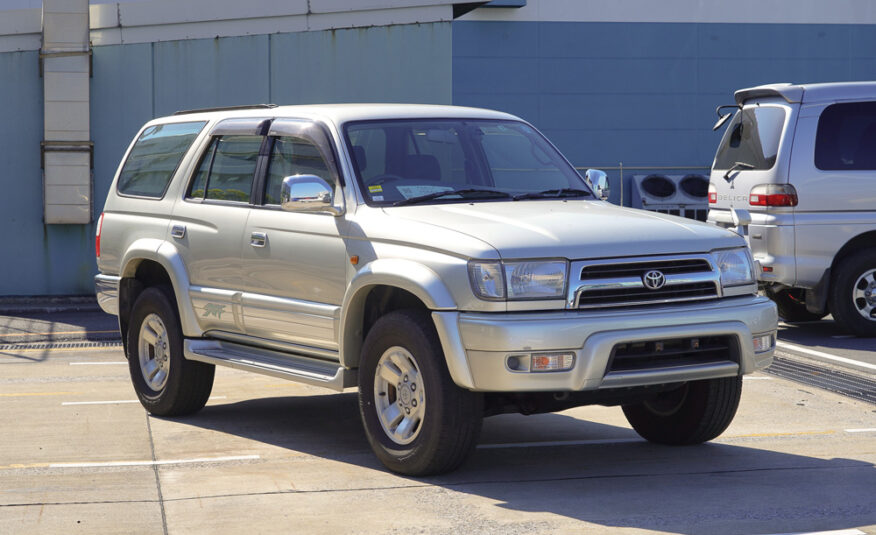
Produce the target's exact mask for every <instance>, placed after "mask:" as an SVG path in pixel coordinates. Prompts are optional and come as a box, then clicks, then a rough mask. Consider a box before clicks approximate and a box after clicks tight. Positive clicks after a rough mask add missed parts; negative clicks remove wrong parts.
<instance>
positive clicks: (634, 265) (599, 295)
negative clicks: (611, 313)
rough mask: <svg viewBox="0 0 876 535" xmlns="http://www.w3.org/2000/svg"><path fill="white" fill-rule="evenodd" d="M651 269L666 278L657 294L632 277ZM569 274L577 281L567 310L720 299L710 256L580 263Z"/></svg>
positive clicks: (574, 265) (624, 259) (718, 279)
mask: <svg viewBox="0 0 876 535" xmlns="http://www.w3.org/2000/svg"><path fill="white" fill-rule="evenodd" d="M652 269H656V270H660V271H661V272H663V273H664V274H665V277H666V283H665V285H664V286H663V287H662V288H660V289H658V290H650V289H648V288H646V287H645V285H644V283H643V282H642V277H641V275H638V276H631V275H632V274H633V273H640V274H644V273H645V272H647V271H650V270H652ZM691 270H695V271H691ZM570 273H571V274H573V275H572V277H575V276H576V275H578V277H579V280H572V281H570V284H569V291H568V294H567V301H566V306H567V307H568V308H572V309H591V308H610V307H625V306H640V305H654V304H666V303H681V302H687V301H704V300H708V299H716V298H718V297H721V295H722V291H721V278H720V274H719V272H718V270H717V269H716V268H715V266H714V265H713V264H712V259H711V256H709V255H678V256H672V257H666V256H652V257H638V258H608V259H602V260H582V261H576V262H572V265H571V269H570ZM617 275H620V276H617ZM588 294H589V295H588ZM588 297H589V298H588Z"/></svg>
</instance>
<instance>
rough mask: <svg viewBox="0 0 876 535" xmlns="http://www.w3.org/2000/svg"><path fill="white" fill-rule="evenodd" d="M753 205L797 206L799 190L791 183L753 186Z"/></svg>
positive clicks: (749, 197) (751, 196) (750, 194)
mask: <svg viewBox="0 0 876 535" xmlns="http://www.w3.org/2000/svg"><path fill="white" fill-rule="evenodd" d="M748 204H750V205H751V206H797V190H796V189H794V186H792V185H790V184H761V185H759V186H755V187H753V188H751V193H749V195H748Z"/></svg>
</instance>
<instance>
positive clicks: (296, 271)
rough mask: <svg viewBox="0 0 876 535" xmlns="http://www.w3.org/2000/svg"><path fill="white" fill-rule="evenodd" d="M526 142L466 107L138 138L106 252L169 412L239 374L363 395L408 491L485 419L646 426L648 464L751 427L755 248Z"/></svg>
mask: <svg viewBox="0 0 876 535" xmlns="http://www.w3.org/2000/svg"><path fill="white" fill-rule="evenodd" d="M586 178H587V179H586V180H585V179H583V178H582V177H581V176H580V175H579V174H578V173H577V172H576V171H575V169H574V168H573V167H572V166H571V165H570V164H569V163H568V162H567V161H566V160H565V159H564V158H563V157H562V156H561V155H560V153H559V152H558V151H557V150H556V148H554V146H553V145H551V144H550V143H549V142H548V141H547V140H546V139H545V138H544V137H543V136H542V135H541V134H539V132H537V131H536V130H535V129H534V128H533V127H532V126H530V125H529V124H527V123H525V122H523V121H521V120H520V119H518V118H516V117H514V116H511V115H508V114H505V113H499V112H494V111H488V110H478V109H471V108H457V107H450V106H416V105H352V104H351V105H331V106H295V107H271V106H262V107H249V108H244V109H234V110H229V109H224V110H211V111H199V112H187V113H181V114H177V115H174V116H172V117H164V118H161V119H156V120H154V121H151V122H149V123H148V124H146V125H145V126H144V127H143V129H142V130H141V131H140V132H139V133H138V134H137V136H136V138H135V139H134V141H133V143H132V144H131V146H130V148H129V149H128V152H127V154H126V155H125V157H124V159H123V160H122V164H121V166H120V167H119V170H118V173H117V175H116V177H115V180H114V182H113V184H112V187H111V189H110V192H109V196H108V198H107V201H106V207H105V209H104V212H103V214H102V216H101V218H100V223H99V225H98V234H97V262H98V267H99V271H100V274H99V275H97V277H96V285H97V294H98V299H99V302H100V303H101V305H102V307H103V308H104V310H106V311H107V312H110V313H113V314H118V316H119V328H120V329H121V333H122V339H123V340H124V342H125V351H126V354H127V357H128V360H129V362H130V372H131V378H132V380H133V383H134V387H135V389H136V391H137V394H138V396H139V398H140V400H141V402H142V404H143V406H144V407H145V408H146V409H147V410H148V411H150V412H151V413H153V414H158V415H166V416H170V415H180V414H186V413H192V412H194V411H197V410H199V409H200V408H202V407H203V406H204V404H205V403H206V400H207V398H208V396H209V393H210V389H211V387H212V382H213V373H214V365H221V366H231V367H234V368H238V369H243V370H248V371H252V372H256V373H261V374H267V375H272V376H276V377H281V378H284V379H290V380H293V381H300V382H303V383H308V384H311V385H320V386H325V387H328V388H332V389H335V390H342V389H344V388H347V387H353V386H358V387H359V403H360V410H361V416H362V423H363V426H364V429H365V434H366V436H367V438H368V441H369V442H370V444H371V447H372V448H373V450H374V452H375V453H376V454H377V456H378V457H379V458H380V460H381V461H382V462H383V463H384V464H385V465H386V466H387V467H388V468H389V469H391V470H394V471H397V472H400V473H405V474H412V475H425V474H434V473H439V472H444V471H448V470H452V469H454V468H455V467H457V466H458V465H459V464H460V463H462V462H463V461H464V460H465V458H466V457H467V456H468V454H469V453H470V452H471V450H472V448H473V447H474V445H475V443H476V441H477V438H478V433H479V430H480V426H481V420H482V417H483V416H485V415H494V414H500V413H503V412H510V411H520V412H524V413H537V412H550V411H558V410H563V409H567V408H570V407H574V406H578V405H586V404H603V405H621V406H623V411H624V413H625V414H626V416H627V418H628V420H629V422H630V423H631V425H632V426H633V428H634V429H635V430H636V431H638V432H639V434H641V435H642V436H643V437H645V438H646V439H648V440H651V441H654V442H659V443H665V444H692V443H699V442H703V441H707V440H710V439H712V438H714V437H716V436H718V435H719V434H720V433H721V432H723V430H724V429H725V428H726V427H727V426H728V425H729V424H730V421H731V420H732V419H733V416H734V415H735V412H736V407H737V404H738V401H739V396H740V392H741V389H742V381H741V377H742V375H743V374H746V373H751V372H753V371H755V370H757V369H760V368H763V367H765V366H767V365H769V364H770V362H771V361H772V357H773V350H774V344H775V332H776V322H777V316H776V308H775V306H774V305H773V303H772V302H770V301H769V300H768V299H766V298H764V297H758V296H757V285H756V280H755V277H756V275H755V272H754V264H753V261H752V259H751V257H750V253H749V251H748V248H747V247H746V245H745V241H744V240H743V239H742V238H741V237H739V236H738V235H737V234H735V233H733V232H729V231H727V230H723V229H719V228H716V227H715V226H713V225H707V224H705V223H697V222H691V221H689V220H684V219H679V218H676V217H672V216H666V215H662V214H655V213H651V212H646V211H641V210H633V209H625V208H618V207H616V206H613V205H610V204H608V203H607V202H604V201H603V200H602V198H603V197H604V196H606V195H607V190H606V181H605V175H604V173H600V172H598V171H588V173H587V177H586Z"/></svg>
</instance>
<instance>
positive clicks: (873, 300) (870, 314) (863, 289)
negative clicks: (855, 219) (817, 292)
mask: <svg viewBox="0 0 876 535" xmlns="http://www.w3.org/2000/svg"><path fill="white" fill-rule="evenodd" d="M829 299H830V312H831V313H832V314H833V318H834V319H835V320H836V322H837V323H838V324H839V325H840V326H841V327H842V328H844V329H846V330H848V331H850V332H852V333H854V334H856V335H858V336H862V337H874V336H876V249H868V250H864V251H860V252H857V253H855V254H853V255H851V256H849V257H846V258H844V259H843V260H842V261H841V262H840V264H839V265H838V266H837V267H836V268H835V269H834V271H833V277H832V281H831V292H830V297H829Z"/></svg>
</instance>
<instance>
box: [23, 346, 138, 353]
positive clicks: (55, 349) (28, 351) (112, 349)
mask: <svg viewBox="0 0 876 535" xmlns="http://www.w3.org/2000/svg"><path fill="white" fill-rule="evenodd" d="M120 349H121V346H115V347H56V348H44V347H43V348H39V347H38V348H25V349H15V350H6V351H7V352H10V353H34V352H37V351H40V352H42V353H54V352H61V351H83V352H84V351H118V350H120Z"/></svg>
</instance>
